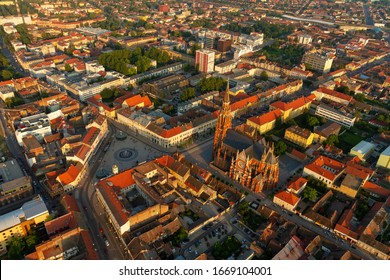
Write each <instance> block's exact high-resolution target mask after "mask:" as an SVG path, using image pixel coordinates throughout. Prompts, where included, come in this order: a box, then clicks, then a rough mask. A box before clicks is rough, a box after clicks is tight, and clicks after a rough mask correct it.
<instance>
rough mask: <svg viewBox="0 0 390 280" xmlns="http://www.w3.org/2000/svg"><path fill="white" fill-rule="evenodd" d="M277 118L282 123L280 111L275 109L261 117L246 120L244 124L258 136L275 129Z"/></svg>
mask: <svg viewBox="0 0 390 280" xmlns="http://www.w3.org/2000/svg"><path fill="white" fill-rule="evenodd" d="M278 118H281V120H282V121H283V119H282V113H281V111H280V110H279V109H276V110H273V111H270V112H268V113H265V114H264V115H261V116H255V117H251V118H249V119H247V120H246V124H247V125H249V126H251V127H253V128H255V129H256V130H257V131H258V132H259V133H260V134H264V133H267V132H268V131H270V130H272V129H273V128H274V127H275V125H276V121H277V119H278Z"/></svg>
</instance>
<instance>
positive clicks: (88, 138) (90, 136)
mask: <svg viewBox="0 0 390 280" xmlns="http://www.w3.org/2000/svg"><path fill="white" fill-rule="evenodd" d="M99 133H100V129H99V128H97V127H95V126H93V127H91V128H90V129H89V130H88V132H87V134H86V135H85V136H84V138H83V143H84V144H86V145H89V146H92V144H93V142H94V141H95V139H96V137H97V136H98V134H99Z"/></svg>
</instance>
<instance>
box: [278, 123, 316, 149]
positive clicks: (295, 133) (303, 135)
mask: <svg viewBox="0 0 390 280" xmlns="http://www.w3.org/2000/svg"><path fill="white" fill-rule="evenodd" d="M313 137H314V135H313V133H311V131H310V130H308V129H304V128H301V127H299V126H297V125H293V126H290V127H289V128H287V129H286V131H285V134H284V138H285V139H286V140H288V141H290V142H293V143H294V144H297V145H298V146H301V147H303V148H307V147H308V146H310V145H311V143H312V142H313Z"/></svg>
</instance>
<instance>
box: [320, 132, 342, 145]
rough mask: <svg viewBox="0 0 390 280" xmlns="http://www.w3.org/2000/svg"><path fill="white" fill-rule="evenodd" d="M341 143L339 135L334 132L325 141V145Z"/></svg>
mask: <svg viewBox="0 0 390 280" xmlns="http://www.w3.org/2000/svg"><path fill="white" fill-rule="evenodd" d="M338 143H339V138H338V136H337V135H335V134H332V135H329V137H328V138H327V139H326V140H325V141H324V144H325V145H335V144H338Z"/></svg>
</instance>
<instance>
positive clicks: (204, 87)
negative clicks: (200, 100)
mask: <svg viewBox="0 0 390 280" xmlns="http://www.w3.org/2000/svg"><path fill="white" fill-rule="evenodd" d="M226 84H227V82H226V81H225V80H224V79H222V78H221V77H210V78H203V79H202V80H200V82H199V84H198V87H199V90H200V92H201V93H205V92H210V91H213V90H217V91H221V90H223V89H224V88H225V87H226Z"/></svg>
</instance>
